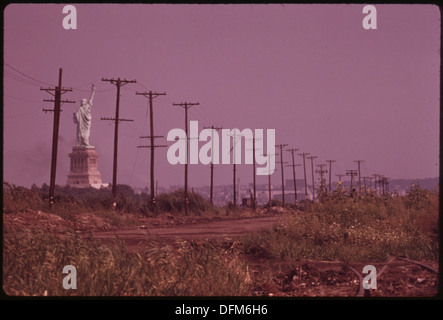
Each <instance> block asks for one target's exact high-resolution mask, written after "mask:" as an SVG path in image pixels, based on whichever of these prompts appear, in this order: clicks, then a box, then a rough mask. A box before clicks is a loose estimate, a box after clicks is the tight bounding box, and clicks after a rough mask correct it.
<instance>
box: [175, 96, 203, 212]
mask: <svg viewBox="0 0 443 320" xmlns="http://www.w3.org/2000/svg"><path fill="white" fill-rule="evenodd" d="M199 104H200V103H198V102H182V103H173V104H172V105H173V106H179V107H182V108H183V109H185V133H186V161H185V214H186V215H188V213H189V199H188V150H189V148H188V140H189V138H188V109H189V108H190V107H192V106H198V105H199Z"/></svg>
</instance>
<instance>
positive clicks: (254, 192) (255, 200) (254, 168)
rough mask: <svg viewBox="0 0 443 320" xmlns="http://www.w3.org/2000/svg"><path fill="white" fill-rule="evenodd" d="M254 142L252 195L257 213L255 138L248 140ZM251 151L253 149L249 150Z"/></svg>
mask: <svg viewBox="0 0 443 320" xmlns="http://www.w3.org/2000/svg"><path fill="white" fill-rule="evenodd" d="M251 140H252V185H253V195H252V198H253V199H252V210H253V212H255V209H256V207H257V186H256V163H255V151H256V149H255V140H257V139H256V138H255V137H253V138H252V139H248V141H251ZM248 150H251V149H248Z"/></svg>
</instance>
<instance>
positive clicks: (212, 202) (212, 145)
mask: <svg viewBox="0 0 443 320" xmlns="http://www.w3.org/2000/svg"><path fill="white" fill-rule="evenodd" d="M204 129H211V130H212V132H211V193H210V196H209V199H210V201H211V204H214V199H213V191H214V130H221V129H223V128H221V127H220V128H218V127H214V126H213V125H212V126H210V127H204Z"/></svg>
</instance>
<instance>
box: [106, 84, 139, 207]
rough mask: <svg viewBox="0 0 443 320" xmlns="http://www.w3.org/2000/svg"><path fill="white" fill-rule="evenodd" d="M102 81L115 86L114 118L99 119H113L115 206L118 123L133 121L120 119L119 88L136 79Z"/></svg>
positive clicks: (113, 186)
mask: <svg viewBox="0 0 443 320" xmlns="http://www.w3.org/2000/svg"><path fill="white" fill-rule="evenodd" d="M102 81H107V82H111V83H112V84H114V85H116V86H117V101H116V107H115V118H100V120H111V121H114V165H113V173H112V198H113V202H112V207H113V208H114V209H116V208H117V154H118V125H119V122H120V121H134V120H128V119H120V88H121V87H122V86H124V85H126V84H128V83H136V82H137V81H136V80H126V79H120V78H117V80H115V79H114V78H112V79H105V78H102Z"/></svg>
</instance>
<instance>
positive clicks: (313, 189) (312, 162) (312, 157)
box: [308, 156, 318, 202]
mask: <svg viewBox="0 0 443 320" xmlns="http://www.w3.org/2000/svg"><path fill="white" fill-rule="evenodd" d="M316 158H318V156H310V157H308V159H310V160H311V169H312V202H315V179H314V159H316Z"/></svg>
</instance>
